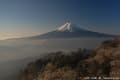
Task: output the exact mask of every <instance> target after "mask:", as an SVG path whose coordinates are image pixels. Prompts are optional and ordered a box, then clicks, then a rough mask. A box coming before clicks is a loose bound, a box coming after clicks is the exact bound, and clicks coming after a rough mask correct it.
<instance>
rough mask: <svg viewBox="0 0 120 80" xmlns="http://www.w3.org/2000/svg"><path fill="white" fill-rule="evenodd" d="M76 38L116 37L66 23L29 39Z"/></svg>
mask: <svg viewBox="0 0 120 80" xmlns="http://www.w3.org/2000/svg"><path fill="white" fill-rule="evenodd" d="M78 37H116V35H109V34H105V33H99V32H94V31H89V30H85V29H82V28H80V27H79V26H77V25H76V24H72V23H69V22H67V23H65V24H64V25H62V26H60V27H59V28H58V29H56V30H53V31H51V32H47V33H44V34H42V35H37V36H33V37H29V38H32V39H52V38H78Z"/></svg>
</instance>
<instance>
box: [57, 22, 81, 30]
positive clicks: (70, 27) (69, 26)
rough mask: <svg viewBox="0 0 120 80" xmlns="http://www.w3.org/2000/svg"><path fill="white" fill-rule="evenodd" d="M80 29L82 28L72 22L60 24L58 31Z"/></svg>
mask: <svg viewBox="0 0 120 80" xmlns="http://www.w3.org/2000/svg"><path fill="white" fill-rule="evenodd" d="M78 30H80V28H79V27H78V26H77V25H75V24H72V23H69V22H67V23H65V24H64V25H62V26H60V27H59V28H58V29H57V31H61V32H64V31H65V32H75V31H78Z"/></svg>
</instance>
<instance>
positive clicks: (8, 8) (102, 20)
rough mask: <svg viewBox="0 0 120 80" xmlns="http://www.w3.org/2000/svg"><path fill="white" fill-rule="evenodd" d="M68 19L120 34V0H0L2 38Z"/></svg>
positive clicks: (48, 27)
mask: <svg viewBox="0 0 120 80" xmlns="http://www.w3.org/2000/svg"><path fill="white" fill-rule="evenodd" d="M67 21H70V22H72V23H76V24H78V25H80V27H82V28H85V29H89V30H94V31H99V32H104V33H109V34H119V35H120V0H0V39H5V38H13V37H24V36H31V35H36V34H41V33H45V32H47V31H51V30H54V29H56V28H57V27H59V26H60V25H62V24H64V23H66V22H67Z"/></svg>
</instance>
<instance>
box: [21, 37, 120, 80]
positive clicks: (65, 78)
mask: <svg viewBox="0 0 120 80" xmlns="http://www.w3.org/2000/svg"><path fill="white" fill-rule="evenodd" d="M119 67H120V40H119V39H115V40H108V41H104V42H103V43H102V44H101V45H100V46H98V47H97V48H96V49H95V50H86V49H79V50H78V51H75V52H70V53H69V54H66V53H64V52H56V53H50V54H49V55H47V56H46V57H44V58H41V59H39V60H36V61H35V62H31V63H29V64H28V66H27V67H26V69H25V70H24V71H22V72H21V75H20V76H19V80H84V78H85V77H86V76H89V77H94V76H100V77H105V76H106V77H119V76H120V69H119Z"/></svg>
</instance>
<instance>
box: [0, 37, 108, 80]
mask: <svg viewBox="0 0 120 80" xmlns="http://www.w3.org/2000/svg"><path fill="white" fill-rule="evenodd" d="M109 39H110V38H74V39H73V38H72V39H43V40H19V39H16V40H3V41H0V80H16V79H15V77H16V75H17V74H18V73H19V72H20V70H21V69H22V68H24V67H25V65H27V63H28V62H30V61H32V60H34V59H36V58H37V56H42V55H44V54H45V53H47V52H55V51H72V50H76V49H78V48H87V49H93V48H95V47H96V46H97V45H99V44H100V43H101V42H102V41H104V40H109Z"/></svg>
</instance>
